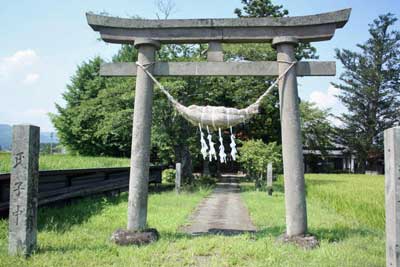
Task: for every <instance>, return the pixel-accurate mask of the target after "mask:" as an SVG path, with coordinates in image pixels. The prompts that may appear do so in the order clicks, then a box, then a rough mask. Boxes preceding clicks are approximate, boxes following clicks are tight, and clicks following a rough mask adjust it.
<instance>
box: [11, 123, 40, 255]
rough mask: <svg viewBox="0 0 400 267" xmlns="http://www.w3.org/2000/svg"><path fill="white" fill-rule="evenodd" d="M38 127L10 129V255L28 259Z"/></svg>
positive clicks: (33, 230)
mask: <svg viewBox="0 0 400 267" xmlns="http://www.w3.org/2000/svg"><path fill="white" fill-rule="evenodd" d="M39 135H40V129H39V127H36V126H32V125H16V126H14V127H13V144H12V170H11V180H10V213H9V241H8V251H9V254H10V255H25V256H28V255H30V254H31V253H32V251H33V250H34V249H35V247H36V232H37V205H38V179H39V143H40V140H39Z"/></svg>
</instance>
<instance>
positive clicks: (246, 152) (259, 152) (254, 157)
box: [239, 139, 282, 188]
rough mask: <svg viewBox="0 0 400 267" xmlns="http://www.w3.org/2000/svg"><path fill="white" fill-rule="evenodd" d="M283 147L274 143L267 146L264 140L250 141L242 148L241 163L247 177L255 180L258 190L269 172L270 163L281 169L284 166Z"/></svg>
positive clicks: (244, 143)
mask: <svg viewBox="0 0 400 267" xmlns="http://www.w3.org/2000/svg"><path fill="white" fill-rule="evenodd" d="M281 153H282V152H281V147H280V146H278V145H277V144H276V142H272V143H269V144H265V143H264V142H263V141H262V140H253V139H252V140H248V141H245V142H243V146H242V147H241V148H240V156H239V162H240V163H241V164H242V166H243V168H244V169H245V170H246V172H247V176H248V177H250V178H251V179H254V181H255V186H256V188H258V187H259V186H260V182H261V181H262V180H263V176H264V174H265V173H266V171H267V166H268V163H270V162H271V163H272V164H273V165H274V166H275V168H277V169H280V166H281V164H282V155H281Z"/></svg>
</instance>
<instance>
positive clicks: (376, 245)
mask: <svg viewBox="0 0 400 267" xmlns="http://www.w3.org/2000/svg"><path fill="white" fill-rule="evenodd" d="M306 180H307V193H308V197H307V201H308V203H307V204H308V218H309V230H310V232H312V233H313V234H315V235H316V236H317V237H318V238H319V239H320V240H321V245H320V247H319V248H317V249H314V250H311V251H304V250H303V249H301V248H298V247H295V246H293V245H284V244H280V243H277V241H276V239H277V237H278V236H280V235H281V234H282V233H283V232H284V230H285V211H284V195H283V192H282V188H283V186H282V181H278V182H277V183H276V184H275V186H274V187H275V193H274V196H272V197H268V196H266V194H265V192H257V191H254V190H253V186H252V185H251V184H244V185H243V186H242V197H243V199H244V201H245V203H246V205H247V206H248V208H249V211H250V214H251V217H252V219H253V221H254V223H255V224H256V225H257V227H258V229H259V231H258V233H256V234H244V235H239V236H230V237H228V236H202V237H191V236H186V235H184V234H181V233H179V227H180V226H181V225H183V224H185V223H187V218H188V216H189V215H190V213H191V212H192V210H193V209H194V208H195V206H196V205H197V203H199V201H200V200H201V199H202V198H203V197H205V196H206V195H207V194H208V193H209V191H208V190H199V191H195V192H192V193H184V194H181V195H179V196H177V195H176V194H174V193H173V192H170V191H164V192H161V193H152V194H151V196H150V199H149V226H150V227H156V228H157V229H158V230H159V231H160V233H161V239H160V240H159V241H158V242H156V243H154V244H152V245H149V246H144V247H118V246H116V245H113V244H112V243H110V242H109V240H108V239H109V237H110V235H111V233H112V232H113V231H114V230H115V229H117V228H119V227H124V226H125V223H126V206H127V195H126V194H123V195H121V196H119V197H117V198H100V199H93V200H92V199H85V200H82V201H80V202H79V203H78V204H74V205H71V206H67V207H64V208H41V209H40V212H39V236H38V242H39V250H38V251H37V253H36V254H35V255H33V256H32V257H30V258H29V259H28V260H23V259H17V258H12V257H8V256H7V222H6V221H5V220H3V221H0V266H85V267H89V266H296V267H297V266H384V265H385V242H384V219H383V203H384V202H383V191H384V182H383V177H382V176H364V175H307V177H306Z"/></svg>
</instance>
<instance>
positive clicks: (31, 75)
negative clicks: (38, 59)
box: [22, 73, 40, 85]
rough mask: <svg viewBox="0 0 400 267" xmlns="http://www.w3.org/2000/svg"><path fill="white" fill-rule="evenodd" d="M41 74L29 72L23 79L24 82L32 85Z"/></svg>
mask: <svg viewBox="0 0 400 267" xmlns="http://www.w3.org/2000/svg"><path fill="white" fill-rule="evenodd" d="M39 77H40V76H39V74H37V73H29V74H27V75H26V76H25V78H24V80H23V81H22V83H23V84H26V85H31V84H34V83H35V82H37V80H39Z"/></svg>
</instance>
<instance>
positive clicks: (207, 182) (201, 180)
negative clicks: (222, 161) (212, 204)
mask: <svg viewBox="0 0 400 267" xmlns="http://www.w3.org/2000/svg"><path fill="white" fill-rule="evenodd" d="M195 183H196V184H197V185H200V186H211V185H215V184H216V183H217V178H215V177H212V176H209V175H200V176H198V177H196V178H195Z"/></svg>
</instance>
